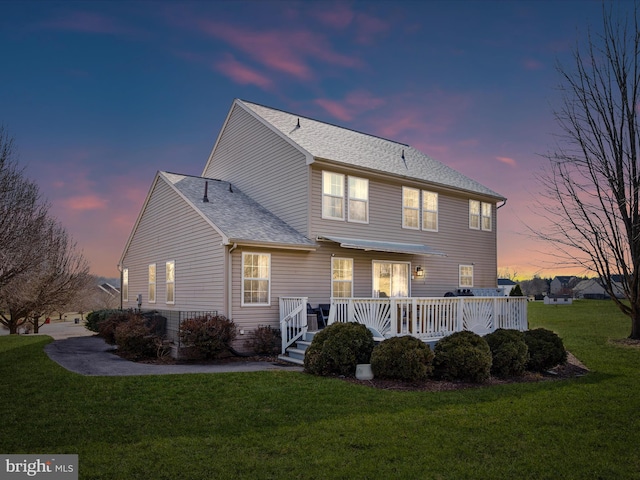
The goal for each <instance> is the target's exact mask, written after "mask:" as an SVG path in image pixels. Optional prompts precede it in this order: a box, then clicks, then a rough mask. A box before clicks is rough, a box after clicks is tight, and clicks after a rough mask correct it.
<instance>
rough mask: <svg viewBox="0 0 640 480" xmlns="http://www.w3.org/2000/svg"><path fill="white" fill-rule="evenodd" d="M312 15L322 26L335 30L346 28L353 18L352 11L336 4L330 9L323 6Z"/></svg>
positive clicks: (340, 4) (341, 4) (345, 6)
mask: <svg viewBox="0 0 640 480" xmlns="http://www.w3.org/2000/svg"><path fill="white" fill-rule="evenodd" d="M314 15H315V16H316V18H317V19H318V20H319V21H320V22H321V23H323V24H324V25H327V26H329V27H332V28H336V29H344V28H346V27H348V26H349V25H350V24H351V22H352V21H353V19H354V18H355V14H354V13H353V11H352V10H351V9H350V8H349V7H348V6H347V5H345V4H343V3H337V4H335V5H333V7H332V8H325V6H323V7H322V8H319V9H317V11H316V12H314Z"/></svg>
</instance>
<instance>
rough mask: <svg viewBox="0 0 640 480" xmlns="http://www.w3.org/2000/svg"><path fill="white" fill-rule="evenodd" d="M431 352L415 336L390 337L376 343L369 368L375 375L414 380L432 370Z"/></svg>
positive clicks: (425, 376)
mask: <svg viewBox="0 0 640 480" xmlns="http://www.w3.org/2000/svg"><path fill="white" fill-rule="evenodd" d="M432 362H433V352H432V351H431V349H430V348H429V346H428V345H427V344H426V343H424V342H423V341H421V340H419V339H417V338H415V337H409V336H406V337H392V338H389V339H387V340H384V341H383V342H381V343H379V344H378V345H376V346H375V347H374V349H373V352H372V353H371V369H372V370H373V374H374V375H375V376H376V377H380V378H389V379H395V380H405V381H408V382H415V381H419V380H426V379H427V377H428V376H429V375H430V374H431V372H432V371H433V365H432Z"/></svg>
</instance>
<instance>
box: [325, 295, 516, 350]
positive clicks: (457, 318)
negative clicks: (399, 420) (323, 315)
mask: <svg viewBox="0 0 640 480" xmlns="http://www.w3.org/2000/svg"><path fill="white" fill-rule="evenodd" d="M334 322H357V323H362V324H364V325H366V326H367V327H371V328H373V329H375V330H376V331H378V332H380V333H381V334H382V335H383V336H385V337H394V336H399V335H412V336H414V337H417V338H420V339H421V340H425V341H429V340H434V339H439V338H442V337H446V336H447V335H451V334H452V333H454V332H459V331H461V330H471V331H473V332H476V333H478V334H480V335H485V334H487V333H490V332H493V331H494V330H497V329H498V328H510V329H515V330H521V331H522V330H526V329H527V328H528V323H527V299H526V298H525V297H443V298H432V297H421V298H418V297H409V298H332V299H331V310H330V311H329V320H328V323H329V324H332V323H334Z"/></svg>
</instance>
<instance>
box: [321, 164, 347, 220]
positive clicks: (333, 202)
mask: <svg viewBox="0 0 640 480" xmlns="http://www.w3.org/2000/svg"><path fill="white" fill-rule="evenodd" d="M322 218H331V219H334V220H344V175H342V174H339V173H331V172H322Z"/></svg>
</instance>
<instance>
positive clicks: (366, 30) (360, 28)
mask: <svg viewBox="0 0 640 480" xmlns="http://www.w3.org/2000/svg"><path fill="white" fill-rule="evenodd" d="M356 25H357V35H356V41H357V42H358V43H362V44H366V45H368V44H371V43H373V41H374V39H375V37H376V36H378V35H380V34H382V33H385V32H387V30H389V24H388V23H386V22H383V21H382V20H380V19H379V18H376V17H373V16H371V15H368V14H366V13H359V14H358V16H357V17H356Z"/></svg>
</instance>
